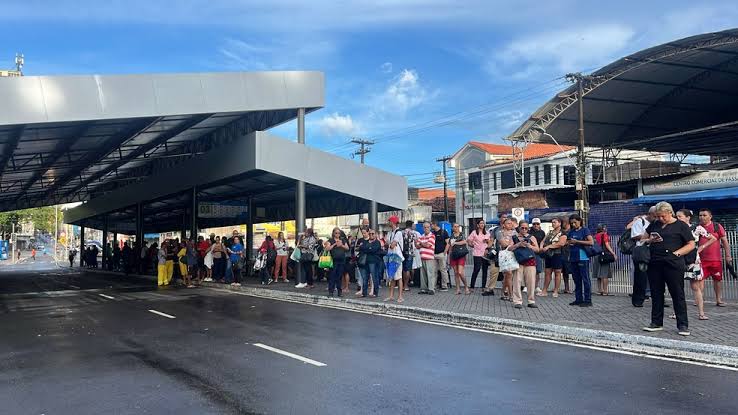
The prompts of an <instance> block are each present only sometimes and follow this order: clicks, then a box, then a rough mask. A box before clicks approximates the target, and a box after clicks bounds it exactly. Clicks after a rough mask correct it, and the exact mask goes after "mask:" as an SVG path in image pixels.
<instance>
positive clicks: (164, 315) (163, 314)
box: [149, 310, 177, 318]
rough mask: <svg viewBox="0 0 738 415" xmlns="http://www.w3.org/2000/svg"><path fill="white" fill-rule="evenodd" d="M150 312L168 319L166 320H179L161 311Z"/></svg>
mask: <svg viewBox="0 0 738 415" xmlns="http://www.w3.org/2000/svg"><path fill="white" fill-rule="evenodd" d="M149 312H150V313H154V314H158V315H160V316H162V317H166V318H177V317H174V316H171V315H169V314H167V313H162V312H161V311H156V310H149Z"/></svg>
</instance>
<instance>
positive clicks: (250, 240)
mask: <svg viewBox="0 0 738 415" xmlns="http://www.w3.org/2000/svg"><path fill="white" fill-rule="evenodd" d="M244 243H245V247H246V261H247V263H248V261H251V257H252V254H253V252H254V200H253V199H252V198H251V197H249V201H248V210H247V211H246V240H245V241H244Z"/></svg>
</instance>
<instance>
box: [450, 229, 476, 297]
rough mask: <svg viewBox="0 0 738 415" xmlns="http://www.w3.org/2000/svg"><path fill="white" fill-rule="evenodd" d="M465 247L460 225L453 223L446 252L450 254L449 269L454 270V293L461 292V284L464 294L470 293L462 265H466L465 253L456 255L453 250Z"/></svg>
mask: <svg viewBox="0 0 738 415" xmlns="http://www.w3.org/2000/svg"><path fill="white" fill-rule="evenodd" d="M465 247H466V238H464V233H463V232H461V226H460V225H459V224H458V223H454V225H453V227H452V228H451V237H450V238H449V245H448V248H447V252H448V254H449V255H450V258H451V259H450V262H451V269H452V270H453V271H454V279H455V280H456V295H459V294H461V286H462V285H463V286H464V294H467V295H468V294H471V291H469V285H468V284H467V283H466V276H465V275H464V267H465V266H466V255H461V256H458V257H456V256H455V255H454V251H455V250H458V249H460V248H465Z"/></svg>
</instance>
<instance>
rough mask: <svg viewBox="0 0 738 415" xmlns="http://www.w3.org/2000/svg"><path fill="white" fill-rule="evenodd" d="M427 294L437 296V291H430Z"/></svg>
mask: <svg viewBox="0 0 738 415" xmlns="http://www.w3.org/2000/svg"><path fill="white" fill-rule="evenodd" d="M426 294H428V295H435V294H436V292H435V291H433V290H430V291H428V292H427V293H426Z"/></svg>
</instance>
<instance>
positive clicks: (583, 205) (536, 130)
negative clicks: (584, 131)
mask: <svg viewBox="0 0 738 415" xmlns="http://www.w3.org/2000/svg"><path fill="white" fill-rule="evenodd" d="M529 132H530V133H531V136H532V137H531V138H533V139H534V140H538V139H540V137H541V136H543V137H548V138H550V139H551V140H552V141H553V142H554V143H556V145H557V146H559V149H560V150H561V152H562V153H564V155H565V156H566V158H568V159H569V161H570V162H571V163H572V164H574V169H575V170H576V173H577V184H576V190H577V197H578V200H577V201H576V202H575V204H574V209H576V210H578V211H579V213H580V216H581V217H582V219H584V221H585V223H586V222H587V217H588V216H589V215H588V213H589V195H588V192H587V190H588V189H587V174H586V172H587V164H586V155H585V153H584V143H583V141H582V140H580V143H579V147H578V157H577V160H578V161H577V162H575V161H574V160H572V158H571V157H569V154H567V153H566V151H565V150H564V148H563V147H561V144H559V142H558V141H557V140H556V138H555V137H554V136H552V135H551V134H549V133H547V132H546V129H545V128H543V127H541V126H540V125H534V126H532V127H531V128H530V129H529Z"/></svg>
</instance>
